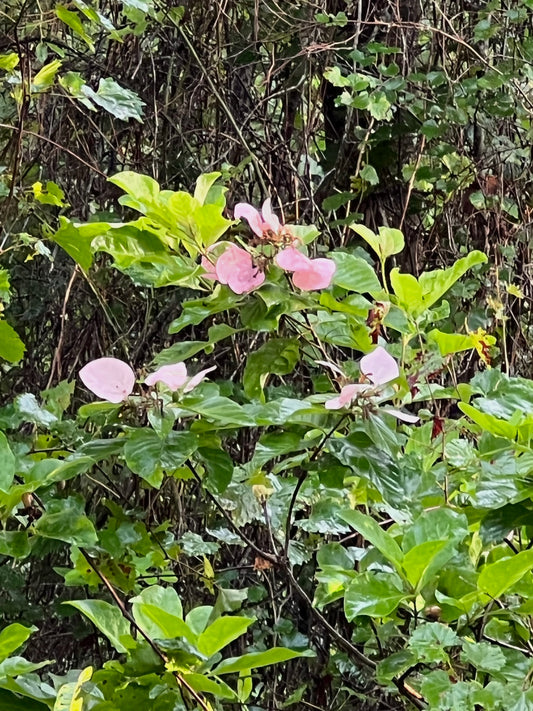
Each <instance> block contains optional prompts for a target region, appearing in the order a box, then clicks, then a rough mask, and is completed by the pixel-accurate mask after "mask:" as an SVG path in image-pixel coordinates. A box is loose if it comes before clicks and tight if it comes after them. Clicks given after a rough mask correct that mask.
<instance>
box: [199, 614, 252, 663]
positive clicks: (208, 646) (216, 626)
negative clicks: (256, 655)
mask: <svg viewBox="0 0 533 711" xmlns="http://www.w3.org/2000/svg"><path fill="white" fill-rule="evenodd" d="M252 622H254V618H253V617H228V616H224V617H219V618H217V619H216V620H215V621H214V622H213V623H212V624H211V625H209V627H208V628H207V629H206V630H205V631H204V632H202V634H201V635H200V636H199V637H198V643H197V646H198V649H199V650H200V652H202V653H203V654H205V655H206V656H207V657H212V656H213V654H216V653H217V652H218V651H220V650H221V649H224V647H226V646H227V645H228V644H230V642H233V640H235V639H238V638H239V637H241V636H242V635H243V634H244V633H245V632H246V630H247V629H248V627H249V626H250V625H251V624H252Z"/></svg>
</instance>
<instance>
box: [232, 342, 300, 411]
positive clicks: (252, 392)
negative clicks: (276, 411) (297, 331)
mask: <svg viewBox="0 0 533 711" xmlns="http://www.w3.org/2000/svg"><path fill="white" fill-rule="evenodd" d="M299 356H300V349H299V344H298V340H297V339H296V338H272V339H270V340H269V341H267V342H266V343H265V344H264V345H262V346H261V348H259V349H258V350H257V351H255V352H254V353H250V354H249V355H248V358H247V359H246V367H245V368H244V375H243V381H242V382H243V386H244V392H245V393H246V395H247V396H248V397H249V398H252V399H253V398H260V397H262V393H263V388H264V386H265V383H266V380H267V377H268V375H270V374H275V375H287V374H288V373H292V371H293V370H294V366H295V365H296V363H297V362H298V360H299Z"/></svg>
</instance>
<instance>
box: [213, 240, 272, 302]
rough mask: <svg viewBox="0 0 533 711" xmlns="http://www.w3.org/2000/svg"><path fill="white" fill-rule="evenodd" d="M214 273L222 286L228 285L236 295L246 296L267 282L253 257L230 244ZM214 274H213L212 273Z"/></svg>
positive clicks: (216, 264) (216, 265) (221, 256)
mask: <svg viewBox="0 0 533 711" xmlns="http://www.w3.org/2000/svg"><path fill="white" fill-rule="evenodd" d="M214 272H215V276H216V278H217V279H218V280H219V282H220V283H221V284H227V285H228V286H229V288H230V289H231V290H232V291H234V292H235V293H236V294H245V293H248V292H249V291H252V290H253V289H257V287H258V286H261V284H262V283H263V282H264V281H265V275H264V273H263V272H262V271H260V270H259V269H258V267H256V266H255V264H254V263H253V261H252V255H251V254H250V253H249V252H247V251H246V250H245V249H241V247H237V245H235V244H230V245H229V246H228V247H227V249H225V250H224V252H222V254H221V255H220V257H219V258H218V259H217V261H216V262H215V266H214ZM210 274H212V272H210Z"/></svg>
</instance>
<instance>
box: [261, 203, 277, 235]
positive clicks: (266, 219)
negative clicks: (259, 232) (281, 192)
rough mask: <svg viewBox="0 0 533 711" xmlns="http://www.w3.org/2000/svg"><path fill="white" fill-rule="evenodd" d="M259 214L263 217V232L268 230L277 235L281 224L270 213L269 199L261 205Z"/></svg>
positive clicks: (271, 212)
mask: <svg viewBox="0 0 533 711" xmlns="http://www.w3.org/2000/svg"><path fill="white" fill-rule="evenodd" d="M261 214H262V216H263V231H265V230H266V229H268V230H272V232H275V233H276V234H277V233H278V232H279V231H280V229H281V223H280V221H279V220H278V218H277V217H276V215H275V214H274V213H273V211H272V205H271V201H270V198H268V199H267V200H265V202H264V203H263V207H262V208H261Z"/></svg>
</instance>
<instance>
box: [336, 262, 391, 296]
mask: <svg viewBox="0 0 533 711" xmlns="http://www.w3.org/2000/svg"><path fill="white" fill-rule="evenodd" d="M329 257H330V258H331V259H333V261H334V262H335V264H336V265H337V270H336V272H335V274H334V275H333V283H334V284H335V285H336V286H340V287H342V288H343V289H347V290H348V291H355V292H356V293H358V294H364V293H366V292H369V293H371V294H372V293H374V292H376V293H379V292H380V291H381V290H382V287H381V284H380V283H379V280H378V278H377V276H376V274H375V272H374V270H373V269H372V267H371V266H370V264H369V263H368V262H366V261H365V260H364V259H363V258H362V257H355V256H354V255H353V254H349V253H348V252H330V254H329Z"/></svg>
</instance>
